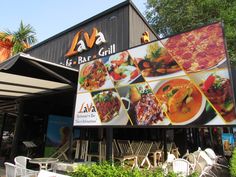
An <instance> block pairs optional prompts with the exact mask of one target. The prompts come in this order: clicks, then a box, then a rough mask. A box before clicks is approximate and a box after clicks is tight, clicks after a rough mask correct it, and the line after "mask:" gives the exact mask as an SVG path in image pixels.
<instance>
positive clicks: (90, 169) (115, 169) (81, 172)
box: [69, 162, 199, 177]
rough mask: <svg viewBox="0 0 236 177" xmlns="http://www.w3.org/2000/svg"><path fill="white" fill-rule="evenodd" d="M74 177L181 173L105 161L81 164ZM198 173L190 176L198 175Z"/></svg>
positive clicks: (160, 176) (170, 175) (143, 176)
mask: <svg viewBox="0 0 236 177" xmlns="http://www.w3.org/2000/svg"><path fill="white" fill-rule="evenodd" d="M69 175H70V176H72V177H180V176H181V175H180V174H176V173H174V172H169V173H167V174H166V175H165V173H164V171H163V169H161V168H156V169H149V170H147V169H142V170H141V169H138V168H135V169H131V168H130V167H122V166H120V164H114V165H113V164H111V163H109V162H104V163H102V164H92V165H79V166H78V167H77V168H76V169H75V171H74V172H71V173H70V174H69ZM198 176H199V175H198V174H197V173H193V174H191V175H189V177H198Z"/></svg>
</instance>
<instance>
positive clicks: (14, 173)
mask: <svg viewBox="0 0 236 177" xmlns="http://www.w3.org/2000/svg"><path fill="white" fill-rule="evenodd" d="M4 165H5V171H6V177H19V176H23V177H32V176H34V177H36V176H37V175H38V172H37V171H33V170H29V169H26V168H23V167H20V166H16V165H15V164H12V163H9V162H5V163H4ZM21 172H23V173H21Z"/></svg>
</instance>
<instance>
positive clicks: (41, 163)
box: [29, 157, 59, 170]
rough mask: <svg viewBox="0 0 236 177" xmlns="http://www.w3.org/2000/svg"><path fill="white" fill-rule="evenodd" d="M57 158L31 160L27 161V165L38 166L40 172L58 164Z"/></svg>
mask: <svg viewBox="0 0 236 177" xmlns="http://www.w3.org/2000/svg"><path fill="white" fill-rule="evenodd" d="M58 161H59V159H57V158H50V157H42V158H33V159H31V160H29V163H33V164H39V168H40V170H48V165H52V164H54V163H56V162H58Z"/></svg>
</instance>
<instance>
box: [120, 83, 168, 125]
mask: <svg viewBox="0 0 236 177" xmlns="http://www.w3.org/2000/svg"><path fill="white" fill-rule="evenodd" d="M118 92H119V94H120V95H121V100H122V101H123V104H124V105H125V108H126V110H127V111H128V114H129V116H130V118H131V119H132V122H133V124H135V125H164V124H166V125H168V124H169V121H168V120H167V119H166V117H165V116H164V113H163V111H162V109H161V108H160V107H159V105H158V102H157V100H156V97H155V95H154V94H153V93H152V90H151V89H150V87H149V86H148V85H147V84H146V83H142V84H135V85H131V86H126V87H120V88H119V89H118Z"/></svg>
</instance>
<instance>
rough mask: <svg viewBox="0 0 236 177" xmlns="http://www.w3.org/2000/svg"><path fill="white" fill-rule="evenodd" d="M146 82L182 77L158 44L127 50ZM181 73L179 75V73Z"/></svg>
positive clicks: (173, 61)
mask: <svg viewBox="0 0 236 177" xmlns="http://www.w3.org/2000/svg"><path fill="white" fill-rule="evenodd" d="M129 52H130V53H131V56H132V57H133V58H134V60H135V61H136V64H137V66H138V67H139V69H140V70H141V74H142V75H143V77H145V79H146V80H148V81H150V80H155V79H157V78H158V79H162V78H166V77H171V76H177V75H180V74H181V75H184V72H183V71H181V68H180V67H179V65H178V64H177V63H176V62H175V60H174V59H173V58H172V57H171V56H170V55H169V53H168V52H167V50H166V49H165V48H164V47H163V45H162V44H161V43H159V42H154V43H151V44H148V45H145V46H141V47H138V48H134V49H131V50H129ZM180 72H181V73H180Z"/></svg>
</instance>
